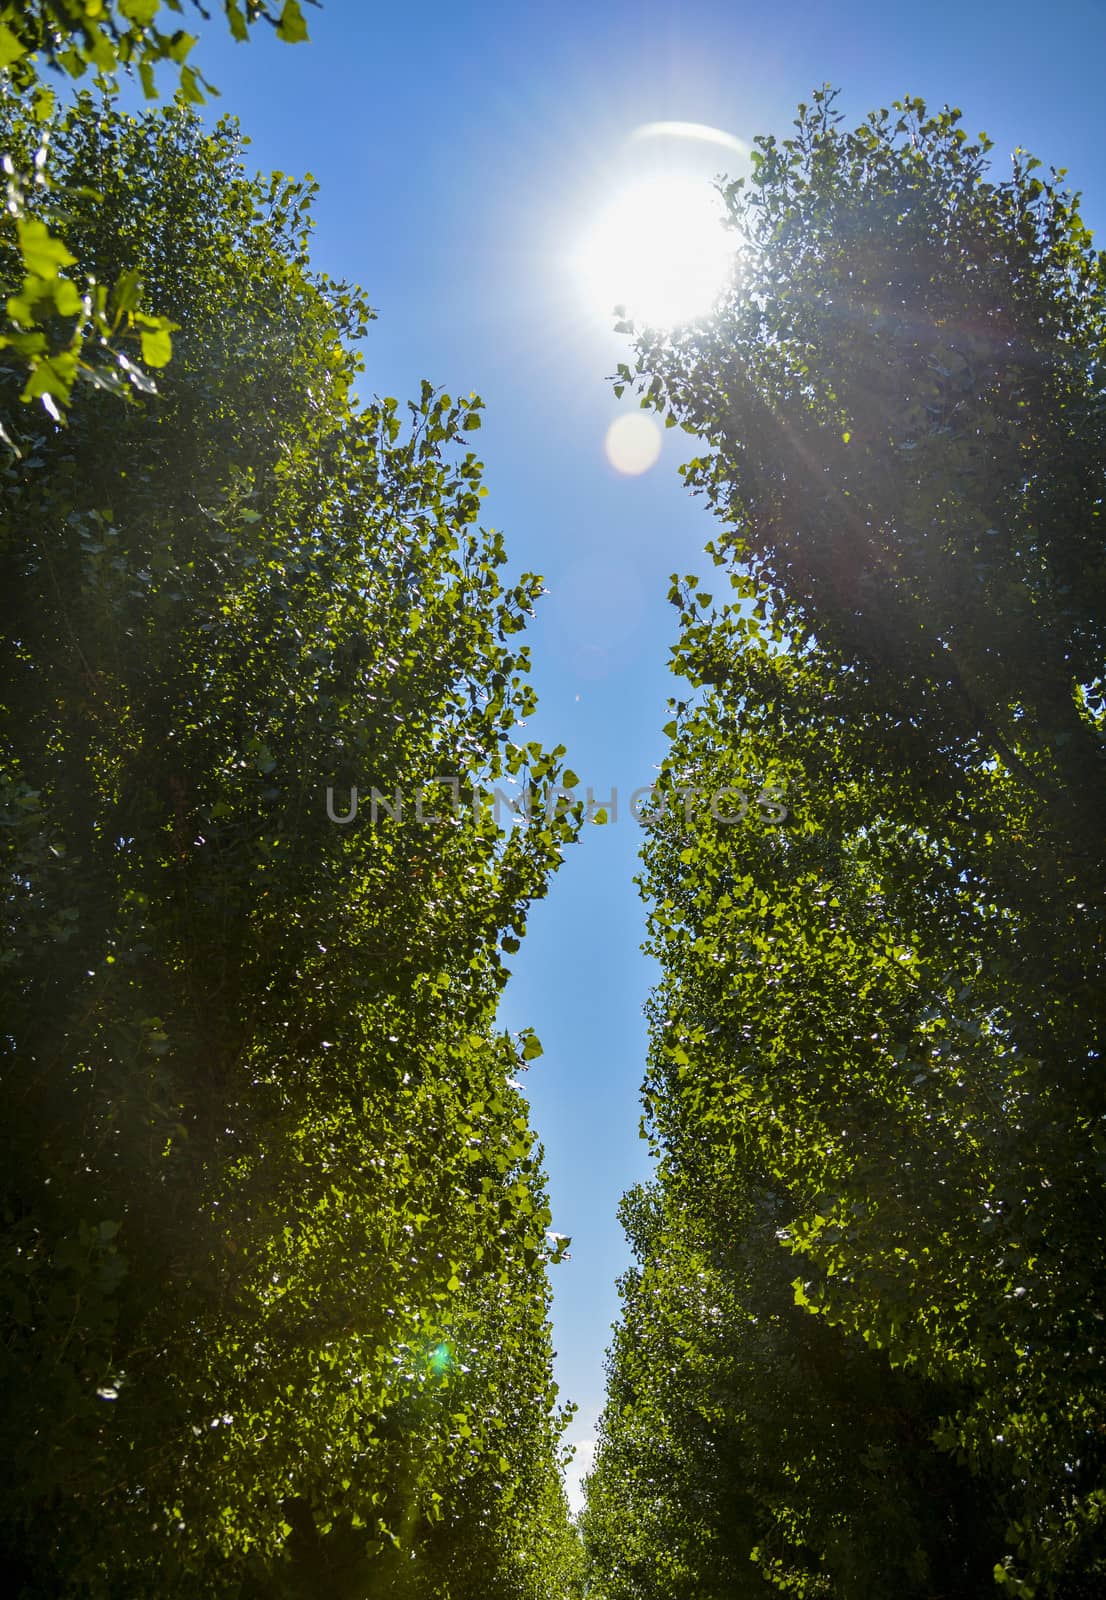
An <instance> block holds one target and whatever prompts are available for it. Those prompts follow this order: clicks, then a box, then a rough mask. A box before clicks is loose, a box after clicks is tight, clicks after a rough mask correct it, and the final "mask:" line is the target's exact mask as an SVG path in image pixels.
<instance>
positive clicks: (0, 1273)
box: [0, 96, 578, 1600]
mask: <svg viewBox="0 0 1106 1600" xmlns="http://www.w3.org/2000/svg"><path fill="white" fill-rule="evenodd" d="M21 115H22V113H20V112H19V110H18V108H17V107H16V106H15V105H14V103H12V102H9V103H8V105H7V108H6V111H5V116H6V118H7V119H8V126H7V127H6V128H5V133H6V135H7V136H8V137H9V138H11V139H19V138H21V137H23V136H24V129H23V127H22V126H21V125H20V124H19V118H20V116H21ZM12 119H15V123H16V125H15V126H13V125H12ZM54 159H55V160H56V162H57V165H58V171H59V174H60V177H61V180H62V182H63V184H64V188H65V191H66V193H67V196H68V198H67V201H66V215H65V227H66V230H67V236H68V237H70V238H71V239H73V240H74V241H77V242H79V247H80V250H81V253H82V258H83V259H85V260H87V261H88V262H89V263H90V266H91V269H92V270H94V271H95V273H96V275H97V279H98V281H102V282H110V281H112V279H113V278H114V277H116V276H117V275H118V274H119V273H120V272H121V271H125V270H137V271H139V272H140V273H141V277H142V280H143V281H144V282H145V283H146V284H147V286H148V288H149V291H150V293H151V294H152V295H154V296H155V297H156V300H157V303H158V304H159V305H161V306H162V307H164V308H165V311H166V314H167V315H169V316H171V317H172V319H173V321H174V322H176V323H177V324H179V327H180V334H179V337H178V340H177V352H176V356H175V358H174V361H173V363H172V366H171V368H170V369H169V372H168V375H167V378H166V381H165V383H164V385H163V386H162V391H161V393H160V394H158V395H156V396H154V395H146V396H144V397H143V398H142V399H141V400H140V403H137V404H135V405H133V406H127V407H125V408H120V407H119V406H118V405H117V404H116V403H115V402H114V400H113V399H112V397H111V396H109V395H105V394H102V393H95V392H93V393H91V394H90V395H89V397H88V399H87V401H86V402H85V403H84V404H83V405H82V406H81V407H79V408H75V410H74V411H73V412H72V414H71V416H70V418H69V420H68V425H67V426H66V427H64V428H63V427H60V426H58V425H56V424H55V423H53V422H52V421H50V419H49V418H48V417H47V416H46V415H45V414H44V413H42V412H34V413H29V412H27V411H26V409H25V408H23V409H21V408H20V405H19V399H18V394H19V382H20V380H19V378H18V376H17V375H16V374H15V373H14V372H13V371H11V370H10V369H7V370H5V371H3V372H2V373H0V416H2V418H3V421H4V423H5V425H6V426H7V427H8V428H9V430H10V431H11V432H12V433H13V434H14V435H17V436H18V439H19V443H20V448H21V452H22V456H21V459H20V460H18V461H17V460H16V459H15V458H11V459H10V460H9V461H8V462H7V464H6V466H5V467H4V469H3V474H2V477H0V504H2V522H0V595H2V596H3V598H2V601H0V608H2V629H0V632H2V637H3V677H2V682H3V686H4V688H3V697H2V709H0V721H2V725H3V746H2V748H3V754H2V758H0V759H2V768H0V786H2V787H0V817H2V820H3V836H4V841H5V849H6V877H5V884H6V887H5V894H4V904H5V924H6V925H5V938H4V941H3V950H4V953H3V957H2V962H0V971H2V983H3V993H4V1019H5V1020H4V1029H3V1034H2V1037H0V1054H2V1058H3V1074H4V1083H5V1099H6V1107H7V1111H6V1114H5V1117H4V1119H3V1129H2V1134H0V1140H2V1150H0V1171H2V1174H3V1177H2V1180H0V1183H2V1195H3V1199H2V1224H3V1227H2V1246H0V1248H2V1264H0V1293H2V1296H3V1301H4V1309H5V1342H4V1345H3V1355H2V1373H3V1380H4V1388H5V1393H6V1395H8V1396H9V1397H10V1400H9V1404H8V1407H7V1410H6V1414H5V1417H4V1421H3V1431H2V1435H0V1449H2V1455H3V1460H4V1463H5V1465H4V1469H3V1509H2V1512H0V1552H2V1555H0V1565H3V1567H4V1570H5V1575H6V1576H7V1578H8V1580H9V1583H8V1587H9V1590H10V1591H11V1592H13V1593H15V1594H22V1595H25V1596H28V1597H32V1596H33V1597H38V1596H44V1595H74V1596H88V1597H94V1596H107V1595H114V1594H120V1593H126V1594H127V1595H134V1596H144V1595H150V1596H153V1595H157V1596H159V1597H164V1596H167V1595H170V1596H171V1595H178V1594H179V1595H182V1596H185V1595H187V1596H192V1595H195V1594H197V1593H203V1594H222V1593H226V1594H228V1595H239V1594H250V1595H255V1596H270V1595H271V1596H280V1595H287V1596H304V1595H315V1594H317V1595H320V1596H322V1595H325V1596H327V1597H328V1600H329V1597H332V1596H335V1595H339V1596H340V1595H343V1594H348V1595H350V1596H353V1595H355V1594H356V1595H360V1594H363V1593H364V1592H366V1589H367V1588H371V1589H372V1591H373V1592H374V1593H375V1592H379V1593H396V1594H403V1595H412V1596H415V1595H417V1596H431V1595H439V1594H441V1595H444V1594H445V1593H446V1592H447V1590H448V1592H450V1593H457V1592H459V1591H456V1590H452V1589H449V1581H450V1580H449V1579H448V1577H447V1576H444V1574H448V1573H450V1572H451V1571H452V1570H453V1567H454V1565H456V1568H457V1570H458V1571H469V1570H473V1569H474V1568H475V1565H476V1564H477V1563H478V1561H483V1562H484V1577H485V1581H486V1585H487V1587H486V1588H485V1590H484V1591H483V1592H485V1593H488V1594H495V1595H497V1596H502V1597H503V1600H553V1597H554V1596H558V1597H559V1596H560V1595H561V1594H562V1593H564V1592H566V1590H567V1583H568V1577H570V1576H571V1568H572V1564H573V1561H574V1560H575V1547H574V1545H573V1536H572V1534H571V1531H570V1529H569V1527H568V1523H567V1512H566V1508H565V1504H564V1499H563V1493H562V1491H561V1488H560V1482H559V1478H558V1471H557V1468H558V1461H557V1450H558V1444H557V1440H558V1437H559V1433H560V1428H561V1425H562V1423H563V1421H564V1416H563V1414H558V1413H557V1411H556V1409H555V1388H554V1386H553V1384H552V1379H551V1371H550V1353H549V1348H548V1344H549V1336H548V1329H547V1322H546V1311H547V1288H546V1283H545V1275H544V1274H545V1265H546V1262H547V1260H549V1259H551V1258H554V1257H555V1256H556V1254H557V1252H556V1251H553V1250H551V1248H550V1246H549V1243H548V1240H547V1229H548V1225H549V1221H550V1215H549V1209H548V1205H547V1202H546V1198H545V1192H544V1183H543V1179H542V1176H541V1155H540V1150H539V1149H538V1148H537V1147H536V1145H535V1142H534V1137H533V1134H532V1133H531V1131H530V1129H529V1126H528V1118H527V1111H526V1104H525V1100H524V1099H523V1097H522V1096H521V1095H520V1093H519V1091H518V1088H517V1085H516V1082H515V1079H516V1075H517V1073H518V1072H519V1070H520V1069H522V1068H524V1067H525V1066H526V1065H527V1063H528V1062H529V1061H530V1060H531V1059H533V1058H534V1057H535V1056H536V1055H539V1054H540V1046H539V1045H538V1042H537V1041H536V1039H534V1038H533V1036H532V1035H524V1036H523V1037H521V1038H513V1037H509V1036H505V1035H503V1034H501V1033H499V1032H498V1031H497V1030H496V1028H495V1025H494V1013H495V1007H496V1003H497V999H498V995H499V991H500V989H501V987H502V984H503V982H504V981H505V978H506V975H507V969H506V966H505V965H504V957H503V952H504V951H506V950H509V949H512V948H517V940H518V938H519V937H520V936H521V935H522V933H523V931H524V928H525V918H526V911H527V907H528V906H529V904H530V902H531V901H532V900H533V899H534V898H535V897H538V896H540V895H542V894H543V893H544V892H545V887H546V883H547V880H548V877H549V874H550V873H551V871H552V870H553V869H554V868H555V867H556V865H557V864H558V862H559V860H560V858H561V852H562V848H563V846H564V845H565V844H566V843H567V842H568V841H569V840H571V838H572V837H573V836H574V834H575V830H576V827H577V823H578V813H577V814H551V815H550V816H549V817H548V818H547V819H546V820H545V822H544V823H543V824H542V825H537V824H535V825H534V826H531V827H528V828H521V827H520V828H517V829H515V830H514V831H513V832H511V831H509V830H504V829H503V828H501V827H500V826H498V823H497V821H496V819H495V818H494V816H493V815H492V814H491V813H490V812H489V810H488V809H487V808H486V807H482V806H481V805H479V804H476V803H470V802H474V800H475V799H476V797H477V796H478V793H479V785H480V784H481V783H484V782H488V781H491V780H494V779H495V778H501V777H502V776H503V775H504V774H507V773H519V774H525V773H526V772H527V770H529V771H530V772H531V773H533V774H534V775H536V776H540V775H543V774H546V773H547V774H549V775H550V776H555V774H556V773H557V771H558V766H557V762H558V758H559V755H560V753H561V752H559V751H557V752H547V751H545V750H542V749H541V748H540V747H538V746H537V745H531V746H529V747H527V748H525V749H524V748H521V747H519V746H518V745H516V744H515V743H514V742H513V738H512V735H513V732H514V729H515V726H516V724H517V722H518V720H519V718H520V717H522V716H525V715H526V713H527V712H528V711H529V710H530V708H531V707H532V705H533V703H534V697H533V693H532V690H531V688H530V687H529V684H528V682H527V676H526V675H527V670H528V659H527V652H526V650H525V649H524V648H520V647H519V645H518V641H517V636H518V635H519V633H520V632H521V631H522V630H523V628H524V626H525V623H526V619H527V617H528V615H529V613H530V610H531V607H532V605H533V602H534V599H535V597H536V596H537V594H538V592H539V588H540V584H539V580H538V579H537V578H536V577H534V576H532V575H530V574H524V575H523V576H522V577H521V578H519V579H518V580H517V581H516V582H508V581H506V580H505V579H504V578H503V577H502V575H501V571H500V569H501V567H502V565H503V562H504V559H505V553H504V546H503V541H502V538H501V536H500V535H499V534H498V533H496V532H494V531H493V530H490V529H484V528H482V527H480V526H479V524H478V517H479V510H480V504H481V497H482V494H483V492H484V491H483V489H482V486H481V464H480V462H479V461H478V460H477V458H476V456H475V454H474V453H473V452H472V450H471V449H468V448H466V441H467V440H469V439H470V438H471V436H472V432H473V430H474V429H475V428H477V427H478V426H479V422H480V409H481V405H480V401H479V400H478V399H477V398H476V397H475V396H469V398H468V399H466V400H459V401H454V400H452V399H451V398H450V397H449V396H448V395H445V394H441V393H439V392H437V391H435V390H434V389H433V388H432V386H431V385H430V384H424V385H423V389H422V393H421V395H420V397H419V399H418V400H416V401H413V402H410V403H409V406H408V413H409V415H408V416H407V418H406V420H405V417H404V412H403V409H402V408H401V407H400V406H399V405H398V403H397V402H396V400H394V399H390V398H386V399H376V400H373V401H371V402H369V403H368V404H362V403H361V402H359V401H358V400H357V398H356V396H355V392H354V385H355V382H356V380H357V376H358V373H359V371H360V370H361V364H360V358H359V357H358V356H356V355H355V354H354V353H353V351H352V349H351V344H352V343H353V342H355V341H356V340H357V339H359V338H360V337H361V335H362V334H363V333H364V332H365V329H366V325H367V322H368V320H369V318H370V316H371V312H370V311H369V308H368V307H367V305H366V303H365V301H364V299H363V297H362V295H361V293H360V291H358V290H356V289H352V288H349V287H347V286H345V285H343V284H340V283H336V282H334V281H332V280H330V279H328V278H326V277H324V276H321V275H319V274H317V273H314V272H313V271H312V270H311V268H310V265H309V260H308V248H307V239H308V228H309V211H310V201H311V186H310V185H305V184H301V183H297V182H294V181H292V180H290V179H288V178H285V177H283V176H280V175H277V176H274V177H273V178H272V179H271V180H260V179H252V178H249V177H248V176H247V175H246V173H245V172H244V170H243V167H242V162H241V152H240V143H239V139H238V136H237V133H236V131H235V128H234V126H233V125H232V124H230V123H226V122H224V123H222V124H220V126H219V127H218V128H217V129H216V130H215V131H214V132H213V133H206V132H205V131H204V130H203V129H202V127H201V126H200V124H199V122H198V120H197V119H196V117H195V115H194V114H193V113H191V112H189V111H187V110H186V109H183V108H181V107H179V106H178V107H175V108H173V109H170V110H168V111H165V112H162V113H159V114H157V115H153V114H151V115H149V116H145V117H141V118H135V117H131V116H125V115H122V114H121V113H120V112H119V111H117V110H116V109H114V108H113V107H112V105H111V104H110V103H108V104H98V103H96V102H94V101H93V100H92V99H91V98H90V97H87V96H86V97H84V98H82V99H81V100H80V102H79V104H78V106H77V109H76V111H75V113H74V114H73V115H71V116H69V117H67V118H66V119H65V121H64V122H63V123H62V124H61V125H60V127H59V128H58V130H57V133H56V138H55V154H54ZM52 193H54V191H49V192H47V194H46V196H45V197H44V198H45V201H46V202H49V200H50V198H51V195H52ZM46 220H47V222H48V223H49V224H51V225H52V224H53V223H54V221H55V219H54V217H53V216H52V215H51V214H49V212H47V214H46ZM3 268H4V271H5V272H6V273H9V274H10V273H17V272H18V270H19V263H18V258H17V256H16V253H15V252H14V250H9V252H8V254H7V256H6V258H5V259H4V261H3ZM36 415H37V417H38V419H39V420H38V422H37V423H33V422H31V421H29V420H28V418H29V417H34V416H36ZM453 774H456V775H458V776H459V791H460V795H461V799H462V800H463V801H464V802H466V803H465V804H464V805H462V806H461V807H460V808H459V809H458V810H457V812H456V813H452V812H451V811H450V810H449V809H448V808H444V807H443V806H442V805H441V804H437V803H432V804H431V805H429V806H428V808H427V809H428V810H430V811H433V812H436V813H438V814H439V815H440V817H441V820H440V821H438V822H437V823H434V824H431V823H429V822H421V823H420V821H419V819H418V816H417V814H416V815H412V808H413V803H414V800H415V797H416V795H417V793H418V792H419V790H420V787H421V786H422V785H424V784H426V783H429V782H431V781H432V780H433V779H435V778H437V777H441V776H449V775H453ZM350 785H360V786H361V793H362V797H363V804H362V810H361V813H360V814H359V816H358V817H357V818H356V819H355V820H352V821H350V822H348V823H346V824H344V825H343V824H340V823H338V822H335V821H333V820H331V817H330V815H328V800H327V790H328V787H331V788H333V789H334V790H335V794H334V796H333V797H332V803H331V805H330V809H331V810H333V811H334V814H335V815H336V816H340V815H343V814H345V813H346V811H347V808H348V786H350ZM374 786H375V787H376V788H378V789H379V790H380V791H381V792H382V793H383V794H384V795H385V796H386V797H387V799H388V801H389V802H390V804H391V807H392V810H393V811H396V810H397V807H396V800H395V795H396V792H397V791H399V792H400V794H401V797H406V809H402V810H399V812H398V815H395V816H393V815H390V814H389V812H388V811H387V810H384V809H381V808H379V807H378V808H377V809H378V816H377V818H376V820H375V822H374V820H373V817H372V815H371V808H370V805H369V791H370V788H371V787H374ZM437 799H438V793H437V792H435V794H434V796H433V800H435V801H436V800H437ZM566 1574H567V1575H568V1576H566ZM466 1592H467V1591H466ZM473 1592H474V1593H475V1588H473Z"/></svg>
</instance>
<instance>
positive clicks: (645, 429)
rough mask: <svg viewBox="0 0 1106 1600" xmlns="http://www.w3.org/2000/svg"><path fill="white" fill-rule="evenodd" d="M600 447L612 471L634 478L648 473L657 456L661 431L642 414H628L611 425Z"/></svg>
mask: <svg viewBox="0 0 1106 1600" xmlns="http://www.w3.org/2000/svg"><path fill="white" fill-rule="evenodd" d="M603 448H604V449H605V451H606V453H607V460H608V461H609V462H610V464H611V466H612V467H613V468H614V470H615V471H616V472H621V473H623V474H625V476H626V477H628V478H636V477H637V476H638V475H639V474H640V473H642V472H648V471H649V468H650V467H651V466H652V465H653V464H654V462H655V461H656V459H657V457H658V456H659V455H660V453H661V430H660V429H659V428H658V427H657V424H656V423H655V422H654V421H653V418H652V417H649V416H646V414H645V412H644V411H631V412H628V413H627V415H626V416H623V417H616V418H615V420H614V421H613V422H612V423H611V425H610V427H609V428H608V429H607V437H606V439H605V440H604V442H603Z"/></svg>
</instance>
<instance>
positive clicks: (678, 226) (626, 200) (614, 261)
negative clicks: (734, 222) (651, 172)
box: [577, 175, 734, 329]
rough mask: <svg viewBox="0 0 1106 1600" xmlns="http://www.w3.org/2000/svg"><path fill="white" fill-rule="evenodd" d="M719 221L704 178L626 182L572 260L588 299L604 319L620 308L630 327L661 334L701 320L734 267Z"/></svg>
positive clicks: (713, 193)
mask: <svg viewBox="0 0 1106 1600" xmlns="http://www.w3.org/2000/svg"><path fill="white" fill-rule="evenodd" d="M724 217H725V212H724V208H723V205H722V200H721V197H720V196H719V194H718V192H717V190H716V189H714V188H713V187H712V186H711V184H709V183H707V182H705V181H701V180H696V179H694V178H689V177H678V176H669V175H665V176H662V177H652V178H640V179H637V180H636V181H634V182H632V183H630V184H628V185H627V186H626V188H625V189H623V190H622V191H621V192H620V193H619V194H618V195H617V196H616V197H615V199H614V200H613V201H611V202H610V204H609V205H608V206H607V208H606V209H605V210H604V211H603V212H602V213H601V215H600V216H599V217H598V219H597V221H596V222H595V224H594V226H593V227H592V229H591V231H590V233H589V234H588V235H587V237H586V239H585V241H584V244H583V246H582V247H581V249H580V252H579V255H578V257H577V269H578V271H579V274H580V276H581V278H582V280H583V285H584V292H585V294H586V295H587V298H588V300H589V302H590V303H591V305H592V306H593V307H594V308H595V310H596V311H597V312H599V313H600V314H601V315H603V316H608V315H610V314H611V312H612V311H613V309H614V307H615V306H616V305H619V306H625V308H626V311H627V313H628V315H629V316H630V317H631V318H632V319H633V320H634V321H635V322H637V323H639V324H641V325H643V326H648V327H652V328H660V329H664V328H674V327H678V326H679V325H681V324H682V323H686V322H693V321H695V320H696V318H698V317H702V316H706V315H707V314H708V313H709V312H710V311H711V310H712V309H713V307H714V304H715V302H716V301H717V299H718V297H719V295H720V293H721V291H722V289H723V288H724V286H725V284H726V282H727V281H728V279H729V275H730V271H731V268H732V265H733V259H734V244H733V236H732V235H731V234H728V233H727V232H726V229H725V227H724Z"/></svg>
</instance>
